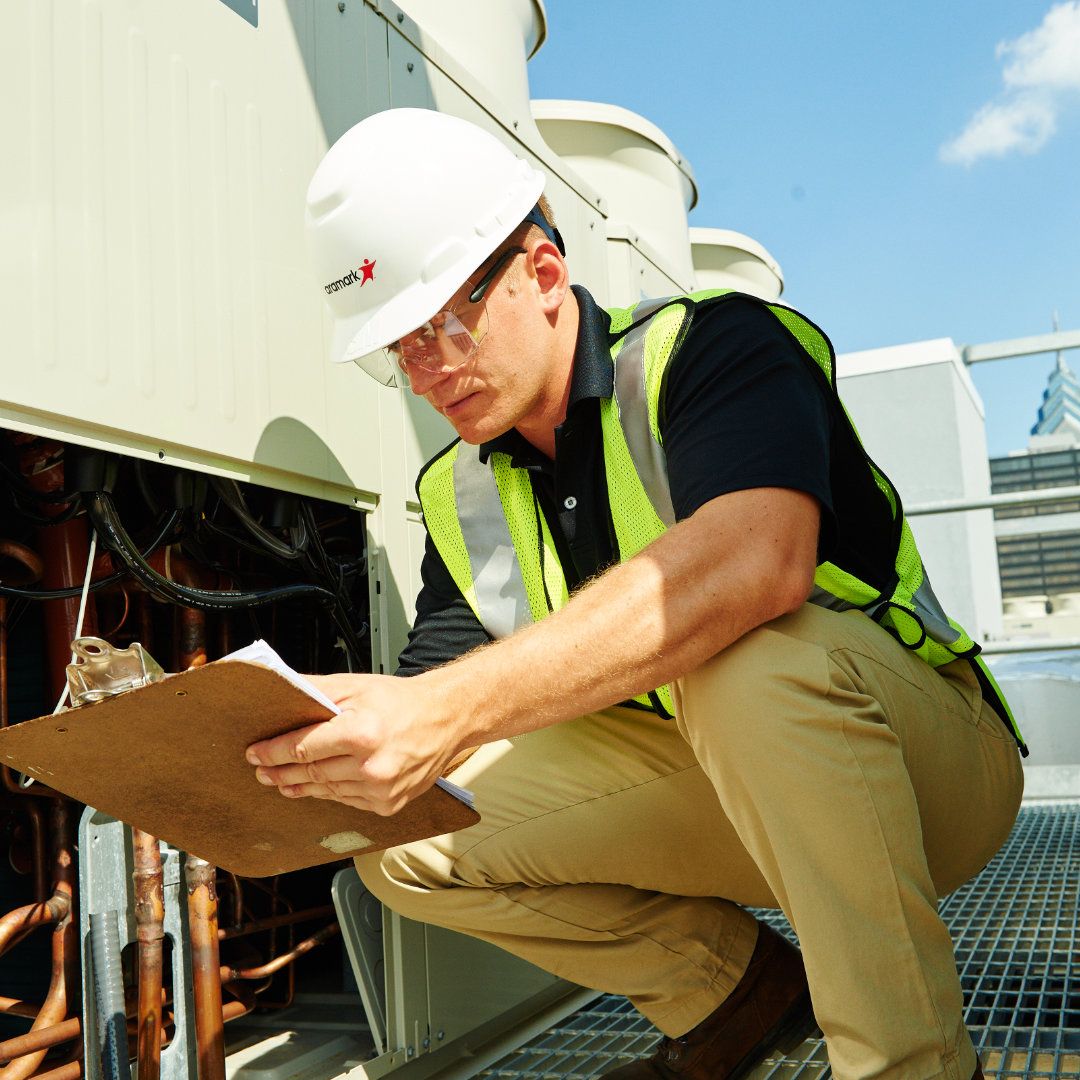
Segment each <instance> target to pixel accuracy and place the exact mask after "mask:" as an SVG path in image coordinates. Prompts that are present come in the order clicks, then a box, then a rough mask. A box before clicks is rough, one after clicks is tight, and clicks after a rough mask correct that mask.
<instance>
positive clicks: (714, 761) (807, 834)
mask: <svg viewBox="0 0 1080 1080" xmlns="http://www.w3.org/2000/svg"><path fill="white" fill-rule="evenodd" d="M675 698H676V705H677V712H678V719H677V721H676V722H674V723H673V722H671V721H662V720H659V719H657V718H656V717H654V716H652V715H650V714H648V713H644V712H639V711H636V710H631V709H625V708H612V709H608V710H605V711H604V712H601V713H597V714H594V715H591V716H585V717H582V718H580V719H578V720H575V721H572V722H569V723H565V724H561V725H558V726H556V727H554V728H548V729H545V730H542V731H537V732H535V733H532V734H529V735H524V736H521V737H519V738H517V739H514V740H513V741H512V742H500V743H494V744H490V745H487V746H484V747H482V748H481V749H480V750H479V751H478V752H477V753H476V754H475V755H474V756H473V757H472V758H471V759H470V760H469V761H467V762H466V763H465V764H464V765H463V766H462V767H461V768H460V769H458V770H457V772H456V773H455V774H454V776H453V779H454V781H455V782H456V783H459V784H462V785H464V786H466V787H469V788H472V789H473V791H474V792H475V793H476V799H477V808H478V809H479V810H480V812H481V814H482V816H483V820H482V821H481V822H480V824H478V825H476V826H475V827H473V828H471V829H467V830H464V831H462V832H459V833H453V834H450V835H446V836H438V837H435V838H433V839H431V840H426V841H422V842H419V843H415V844H409V845H406V846H403V847H400V848H395V849H392V850H390V851H387V852H384V853H381V854H375V855H371V856H367V857H363V858H360V859H358V860H357V868H358V870H359V872H360V874H361V877H362V878H363V880H364V882H365V883H366V884H367V886H368V888H370V889H371V891H372V892H373V893H374V894H375V895H376V896H378V897H380V898H381V899H382V900H383V901H385V902H386V903H387V904H388V905H389V906H390V907H391V908H393V909H394V910H396V911H399V912H401V913H402V914H404V915H406V916H409V917H411V918H414V919H419V920H422V921H424V922H431V923H436V924H438V925H440V926H445V927H450V928H452V929H455V930H460V931H463V932H464V933H467V934H471V935H473V936H475V937H479V938H483V939H484V940H486V941H490V942H493V943H495V944H496V945H500V946H502V947H503V948H505V949H508V950H509V951H510V952H513V953H516V954H517V955H518V956H522V957H524V958H526V959H527V960H531V961H532V962H534V963H535V964H537V965H539V966H540V967H542V968H545V969H546V970H548V971H551V972H554V973H555V974H558V975H561V976H563V977H565V978H567V979H570V980H572V981H574V982H578V983H581V984H583V985H585V986H589V987H595V988H596V989H598V990H604V991H608V992H612V993H617V994H625V995H627V996H628V997H629V998H630V999H631V1000H632V1001H633V1003H634V1004H635V1005H636V1006H637V1007H638V1009H640V1011H641V1012H642V1013H643V1014H644V1015H645V1016H647V1017H648V1018H649V1019H650V1020H651V1021H652V1022H653V1023H655V1024H656V1025H657V1026H658V1027H659V1028H660V1029H661V1030H662V1031H664V1032H665V1033H666V1034H669V1035H680V1034H683V1033H684V1032H686V1031H687V1030H689V1029H690V1028H691V1027H693V1026H694V1025H695V1024H697V1023H698V1022H699V1021H701V1020H702V1019H704V1018H705V1017H706V1016H707V1015H708V1014H709V1013H710V1012H711V1011H712V1010H713V1009H715V1008H716V1007H717V1005H719V1004H720V1003H721V1002H722V1001H723V1000H724V998H725V997H726V996H727V994H728V993H729V992H730V991H731V990H732V988H733V987H734V986H735V985H736V983H738V981H739V979H740V977H741V976H742V974H743V972H744V970H745V969H746V966H747V964H748V962H749V959H750V954H751V953H752V951H753V948H754V944H755V941H756V938H757V923H756V921H755V920H754V919H753V918H752V917H751V916H750V915H749V914H747V913H746V912H745V911H743V909H742V907H741V906H739V905H752V906H772V907H775V906H779V907H781V908H782V909H783V910H784V913H785V914H786V915H787V917H788V918H789V919H790V920H791V924H792V926H793V927H794V928H795V931H796V933H797V934H798V935H799V940H800V943H801V946H802V950H803V955H804V958H805V961H806V969H807V975H808V977H809V980H810V989H811V994H812V997H813V1002H814V1010H815V1013H816V1015H817V1019H818V1022H819V1024H820V1025H821V1028H822V1030H823V1031H824V1033H825V1036H826V1039H827V1042H828V1048H829V1056H830V1061H831V1063H832V1066H833V1070H834V1074H835V1075H836V1077H837V1078H838V1080H855V1078H870V1077H875V1078H882V1080H900V1078H904V1080H929V1078H931V1077H948V1078H949V1080H969V1077H970V1076H971V1074H972V1071H973V1070H974V1067H975V1052H974V1049H973V1047H972V1044H971V1041H970V1039H969V1038H968V1035H967V1032H966V1030H965V1028H964V1025H963V1021H962V1018H961V1007H962V1001H961V993H960V983H959V979H958V977H957V973H956V965H955V960H954V957H953V952H952V944H951V942H950V940H949V936H948V933H947V931H946V929H945V927H944V925H943V924H942V922H941V920H940V919H939V918H938V915H937V909H936V901H937V898H938V896H940V895H942V894H943V893H947V892H949V891H950V890H952V889H954V888H956V887H957V886H958V885H960V884H961V883H962V882H964V881H966V880H967V879H968V878H969V877H971V876H972V875H973V874H975V873H977V872H978V871H979V870H980V869H981V868H982V867H983V866H984V865H985V864H986V862H987V861H988V860H989V859H990V857H991V856H992V855H993V854H994V852H995V851H997V849H998V848H999V846H1000V845H1001V844H1002V842H1003V841H1004V840H1005V838H1006V836H1007V835H1008V832H1009V829H1010V828H1011V826H1012V823H1013V821H1014V819H1015V817H1016V813H1017V810H1018V807H1019V803H1020V795H1021V789H1022V785H1023V780H1022V773H1021V769H1020V764H1019V757H1018V754H1017V752H1016V748H1015V744H1014V742H1013V740H1012V738H1011V736H1010V735H1009V733H1008V731H1007V730H1006V729H1005V727H1004V725H1003V724H1002V723H1001V721H1000V720H999V719H998V718H997V717H996V716H995V715H994V714H993V713H992V712H991V711H990V709H989V708H988V707H984V706H983V703H982V700H981V694H980V691H979V687H978V683H977V682H976V681H975V679H974V677H973V676H972V674H971V671H970V668H969V667H968V666H967V665H966V664H964V663H955V664H952V665H949V667H948V668H946V669H942V671H939V672H935V671H933V670H932V669H930V668H929V667H927V666H926V665H925V664H924V663H923V662H922V661H921V660H919V659H918V658H916V657H915V656H913V655H911V654H910V653H908V652H906V651H905V650H904V649H903V648H902V647H901V646H900V645H898V644H897V643H896V642H895V641H894V640H893V639H892V638H891V637H890V636H889V635H888V634H887V633H886V632H885V631H884V630H882V629H881V628H880V627H879V626H877V625H876V624H875V623H873V622H872V621H871V620H870V619H869V618H867V617H866V616H865V615H863V614H861V613H859V612H846V613H843V614H839V613H836V612H832V611H826V610H824V609H821V608H818V607H815V606H812V605H805V606H804V607H803V608H802V609H801V610H800V611H798V612H796V613H794V614H792V615H788V616H785V617H783V618H781V619H777V620H775V621H773V622H771V623H768V624H767V625H765V626H762V627H759V628H758V629H757V630H755V631H753V632H751V633H750V634H747V635H746V636H745V637H744V638H742V639H741V640H740V641H738V642H737V643H736V644H734V645H733V646H731V647H730V648H728V649H726V650H724V652H722V653H720V654H719V655H717V656H715V657H713V658H712V659H711V660H710V661H708V662H707V663H705V664H704V665H702V667H701V668H699V669H698V670H697V671H694V672H692V673H691V674H689V675H687V676H686V677H685V678H683V679H680V680H679V682H678V683H677V684H676V691H675Z"/></svg>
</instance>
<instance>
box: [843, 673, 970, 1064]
mask: <svg viewBox="0 0 1080 1080" xmlns="http://www.w3.org/2000/svg"><path fill="white" fill-rule="evenodd" d="M867 659H869V657H868V658H867ZM840 730H841V732H842V733H843V736H844V742H845V743H846V744H847V747H848V750H849V751H850V752H851V756H852V758H853V760H854V762H855V765H856V767H857V768H858V770H859V775H860V776H861V777H862V781H863V788H864V790H865V791H866V793H867V795H868V796H869V801H870V806H871V807H872V808H873V811H874V822H875V824H876V825H877V828H878V834H879V836H880V837H881V840H882V843H883V844H884V846H885V849H886V851H888V844H887V842H885V832H884V829H883V828H882V825H881V815H880V814H879V813H878V808H877V803H876V802H875V801H874V796H873V789H872V788H871V786H870V784H869V782H868V781H867V779H866V772H865V770H864V769H863V765H862V761H860V760H859V755H858V753H856V751H855V748H854V747H853V746H852V745H851V739H850V738H849V737H848V718H847V717H846V716H845V717H843V718H842V720H841V726H840ZM887 861H888V864H889V873H890V878H891V880H892V882H893V887H894V889H895V892H896V895H897V899H898V900H899V896H900V885H899V882H898V881H897V880H896V867H895V865H894V861H893V859H892V858H891V857H890V858H889V859H888V860H887ZM899 909H900V915H901V917H902V918H903V920H904V925H905V927H906V929H907V931H908V937H909V938H911V937H913V935H912V933H911V926H910V924H909V923H908V919H907V915H906V914H905V912H904V906H903V904H902V903H900V904H899ZM917 966H918V968H919V977H920V978H921V979H922V984H923V985H922V990H923V993H924V995H925V996H926V999H927V1000H928V1001H929V1002H930V1008H931V1010H932V1012H933V1015H934V1019H935V1021H936V1023H937V1028H938V1033H939V1034H940V1036H941V1044H942V1047H943V1051H942V1054H941V1056H940V1060H941V1062H942V1064H943V1065H944V1064H945V1063H946V1062H947V1061H949V1060H950V1058H951V1057H954V1056H955V1053H956V1051H952V1052H950V1051H949V1050H948V1046H949V1039H948V1036H947V1035H946V1033H945V1024H944V1021H943V1018H942V1016H941V1013H940V1012H939V1011H938V1007H937V1002H936V1001H935V1000H934V995H933V994H932V993H931V992H930V987H929V985H928V984H927V982H926V977H925V975H924V974H923V972H922V964H921V963H920V964H918V965H917Z"/></svg>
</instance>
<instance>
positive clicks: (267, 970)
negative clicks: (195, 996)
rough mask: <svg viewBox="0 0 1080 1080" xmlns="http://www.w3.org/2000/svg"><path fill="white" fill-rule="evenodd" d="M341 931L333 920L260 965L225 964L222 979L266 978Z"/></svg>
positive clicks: (225, 980) (228, 980)
mask: <svg viewBox="0 0 1080 1080" xmlns="http://www.w3.org/2000/svg"><path fill="white" fill-rule="evenodd" d="M340 932H341V927H339V926H338V924H337V923H336V922H333V923H331V924H330V925H329V926H324V927H323V928H322V929H321V930H320V931H319V932H318V933H316V934H312V935H311V937H309V938H305V939H304V940H303V941H301V942H300V944H299V945H297V946H296V947H295V948H293V949H290V950H289V951H288V952H287V953H282V954H281V955H280V956H275V957H274V959H273V960H271V961H269V962H268V963H266V964H263V965H261V966H260V967H254V968H232V967H224V966H223V967H222V968H221V979H222V981H223V982H232V980H233V979H265V978H266V976H267V975H273V974H275V973H276V972H278V971H280V970H281V969H282V968H283V967H285V965H286V964H291V963H292V962H293V961H294V960H296V959H297V958H298V957H301V956H303V955H304V954H305V953H309V952H311V950H312V949H315V948H318V946H320V945H322V944H323V942H325V941H329V940H330V938H332V937H333V936H334V935H335V934H338V933H340Z"/></svg>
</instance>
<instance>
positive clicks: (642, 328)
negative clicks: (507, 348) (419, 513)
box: [417, 290, 1024, 749]
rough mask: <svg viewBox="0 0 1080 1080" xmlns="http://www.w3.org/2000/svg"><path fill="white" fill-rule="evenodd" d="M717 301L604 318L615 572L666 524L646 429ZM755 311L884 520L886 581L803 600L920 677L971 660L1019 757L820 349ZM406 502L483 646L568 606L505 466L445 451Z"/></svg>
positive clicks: (696, 299)
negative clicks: (884, 509)
mask: <svg viewBox="0 0 1080 1080" xmlns="http://www.w3.org/2000/svg"><path fill="white" fill-rule="evenodd" d="M729 295H732V294H731V293H730V291H728V290H718V291H711V292H700V293H692V294H690V295H688V296H678V297H670V298H667V299H663V300H648V301H643V302H642V303H640V304H638V305H636V306H635V307H631V308H621V309H616V310H612V311H609V313H608V314H609V315H610V316H611V341H612V344H611V356H612V360H613V362H614V365H615V391H614V394H613V395H612V397H611V398H608V399H603V400H601V403H600V420H601V430H602V433H603V442H604V467H605V473H606V478H607V491H608V498H609V502H610V506H611V517H612V522H613V524H614V531H615V538H616V543H617V547H618V559H619V561H620V562H622V561H625V560H627V559H631V558H633V557H634V556H635V555H637V554H638V552H640V551H641V550H642V549H643V548H645V547H646V546H648V545H649V544H650V543H652V541H653V540H655V539H657V537H659V536H660V535H661V534H662V533H663V532H664V531H665V530H666V529H667V528H669V527H670V526H671V525H673V524H674V523H675V513H674V510H673V508H672V503H671V492H670V488H669V485H668V477H667V461H666V456H665V454H664V448H663V442H662V438H661V434H660V428H659V421H658V416H659V406H660V396H661V386H662V383H663V378H664V373H665V371H666V369H667V366H668V364H670V363H671V361H672V359H673V358H674V357H675V356H676V355H677V354H678V352H679V349H680V347H681V345H682V342H683V340H684V339H685V336H686V333H687V331H688V330H689V328H690V324H691V321H692V317H693V313H694V311H695V309H697V308H700V307H702V306H704V305H708V304H714V303H722V302H723V300H724V298H725V297H726V296H729ZM738 295H739V296H741V297H743V298H744V299H746V297H745V295H744V294H741V293H740V294H738ZM751 299H752V298H751ZM758 302H759V303H761V304H762V306H763V307H764V308H765V309H766V310H768V311H769V312H770V313H771V314H772V315H773V316H774V317H775V318H776V319H778V320H779V321H780V322H781V323H782V324H783V326H784V327H785V328H786V329H787V331H788V332H789V333H790V334H791V336H792V337H793V338H794V340H795V341H796V342H797V343H798V346H799V348H800V352H801V353H802V355H803V356H804V357H805V358H806V361H807V364H808V366H809V367H810V369H811V370H812V371H813V373H814V375H815V377H816V378H817V379H819V381H820V382H821V383H822V384H823V385H824V386H825V387H826V388H827V393H828V395H829V398H830V401H831V405H832V407H833V408H834V410H835V411H836V414H837V421H838V422H839V423H842V424H844V425H846V426H847V430H848V433H849V434H850V437H851V438H850V445H851V447H852V452H853V453H857V454H858V455H859V456H860V458H861V467H864V468H865V469H866V470H868V472H869V475H870V476H871V477H872V478H873V481H874V483H875V485H876V486H877V489H878V490H879V492H880V494H881V497H882V499H884V500H885V502H886V503H887V504H888V507H889V513H890V515H891V521H892V530H891V540H890V550H889V551H888V552H887V556H888V557H887V558H882V559H878V560H874V562H875V565H886V566H889V567H890V571H889V573H888V575H887V576H886V577H883V579H882V580H879V581H865V580H862V579H861V578H859V577H857V576H856V575H855V574H854V573H852V572H850V570H848V569H845V568H844V567H843V566H838V565H836V564H835V563H832V562H823V563H821V564H820V565H819V566H818V567H817V569H816V571H815V574H814V587H813V591H812V592H811V595H810V597H809V601H810V602H811V603H815V604H819V605H822V606H824V607H828V608H832V609H833V610H840V611H842V610H846V609H849V608H859V609H861V610H863V611H865V612H866V613H867V614H868V615H870V617H871V618H873V619H875V620H876V621H877V622H879V623H880V624H881V625H882V626H883V627H885V629H886V630H888V631H889V633H891V634H892V635H893V636H894V637H895V638H896V639H897V640H898V641H900V642H901V643H902V644H903V645H904V646H905V647H906V648H908V649H910V650H911V651H912V652H914V653H915V654H916V655H917V656H918V657H919V658H920V659H922V660H924V661H925V662H926V663H927V664H930V665H931V666H932V667H935V668H937V667H941V666H942V665H944V664H948V663H951V662H952V661H954V660H957V659H966V660H970V661H971V662H972V665H973V667H974V668H975V672H976V675H977V677H978V678H979V681H980V683H981V684H982V687H983V691H984V693H985V694H986V696H987V697H988V699H989V700H990V702H991V704H992V705H993V706H994V707H995V709H996V710H997V711H998V713H999V714H1000V715H1001V716H1002V718H1003V719H1004V720H1005V721H1006V723H1007V724H1008V725H1009V726H1010V727H1011V729H1012V731H1013V734H1014V736H1015V737H1016V739H1017V742H1018V743H1019V745H1020V746H1021V749H1024V746H1023V741H1022V739H1021V737H1020V734H1019V731H1018V729H1017V727H1016V722H1015V720H1014V719H1013V717H1012V714H1011V712H1010V711H1009V709H1008V705H1007V704H1006V702H1005V699H1004V697H1003V696H1002V695H1001V693H1000V691H999V690H998V688H997V686H996V684H995V683H994V681H993V677H992V676H991V675H990V673H989V671H988V670H987V668H986V665H985V664H984V663H983V661H982V659H981V658H979V657H978V655H977V654H978V652H979V646H978V645H977V644H976V643H975V642H974V641H973V640H972V639H971V637H970V636H969V635H968V633H967V631H965V630H964V628H963V627H962V626H960V624H959V623H957V622H956V621H955V620H953V619H950V618H949V617H948V615H946V613H945V611H944V610H943V609H942V607H941V604H940V603H939V602H938V599H937V597H936V596H935V595H934V591H933V589H932V588H931V586H930V581H929V578H928V577H927V574H926V570H925V568H924V567H923V562H922V558H921V557H920V555H919V551H918V548H917V547H916V545H915V540H914V537H913V536H912V533H911V529H910V527H909V525H908V523H907V520H906V518H905V517H904V514H903V507H902V505H901V501H900V497H899V495H898V494H897V491H896V489H895V488H894V487H893V485H892V483H891V482H890V481H889V479H888V477H887V476H885V474H884V473H883V472H882V471H881V470H880V469H879V468H878V467H877V466H876V465H875V464H874V462H873V461H872V460H871V459H870V457H869V455H867V454H866V452H865V450H863V447H862V442H861V440H860V439H859V436H858V433H857V432H856V430H855V428H854V425H853V424H852V422H851V419H850V417H849V416H848V415H847V412H846V410H845V409H844V407H843V405H842V403H841V402H840V398H839V396H838V395H837V393H836V357H835V354H834V353H833V349H832V345H831V343H830V342H829V340H828V338H826V337H825V335H824V334H823V333H822V332H821V331H820V330H819V329H818V328H817V327H816V326H814V324H813V323H811V322H810V321H809V320H808V319H806V318H804V317H803V316H802V315H800V314H798V313H797V312H795V311H793V310H792V309H791V308H787V307H784V306H782V305H780V304H769V303H765V302H764V301H758ZM417 493H418V495H419V499H420V505H421V507H422V509H423V512H424V520H425V523H426V525H427V529H428V532H429V534H430V535H431V538H432V541H433V542H434V544H435V547H436V548H437V549H438V551H439V554H440V555H441V556H442V558H443V561H444V562H445V563H446V566H447V569H448V570H449V571H450V574H451V576H452V577H453V579H454V581H455V582H456V584H457V585H458V587H459V588H460V589H461V593H462V595H463V596H464V597H465V599H466V601H467V602H468V603H469V606H470V607H471V608H472V610H473V612H474V613H475V614H476V617H477V618H478V619H479V621H480V623H481V625H482V626H483V627H484V629H485V630H486V631H487V632H488V633H489V634H491V636H492V637H494V638H500V637H505V636H506V635H508V634H511V633H513V632H514V631H515V630H517V629H519V628H520V627H522V626H526V625H528V624H530V623H532V622H534V621H536V620H539V619H542V618H544V617H545V616H547V615H548V614H550V613H551V612H553V611H558V610H559V609H560V608H561V607H562V606H563V605H564V604H565V603H566V602H567V599H568V593H567V587H566V577H565V574H564V573H563V569H562V566H561V565H560V562H559V558H558V554H557V552H556V548H555V545H554V543H553V541H552V538H551V530H550V527H549V526H548V523H547V521H546V520H545V518H544V515H543V513H542V511H541V508H540V504H539V502H538V500H537V498H536V495H535V493H534V492H533V489H532V483H531V481H530V478H529V474H528V472H527V471H526V470H524V469H514V468H512V467H511V465H510V458H509V456H508V455H507V454H503V453H500V452H498V451H495V452H493V453H491V455H490V457H489V459H488V461H487V463H483V462H481V461H480V456H479V451H478V448H477V447H475V446H469V445H467V444H464V443H461V442H455V443H453V444H452V445H451V446H449V447H448V448H447V449H446V450H444V451H443V452H442V453H441V454H439V455H438V456H437V457H436V458H435V459H434V460H432V461H431V462H430V463H429V464H428V465H427V466H426V467H425V469H424V471H423V472H422V473H421V474H420V478H419V480H418V482H417ZM635 700H636V701H638V702H639V703H641V704H643V705H646V706H649V707H650V708H653V709H654V710H655V711H657V712H658V713H660V714H661V715H671V714H672V713H673V709H674V706H673V701H672V697H671V690H670V687H668V686H661V687H657V688H656V689H655V690H654V691H652V692H651V693H649V694H642V695H641V696H640V697H638V698H636V699H635Z"/></svg>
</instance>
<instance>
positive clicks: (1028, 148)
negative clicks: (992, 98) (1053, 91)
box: [941, 95, 1057, 165]
mask: <svg viewBox="0 0 1080 1080" xmlns="http://www.w3.org/2000/svg"><path fill="white" fill-rule="evenodd" d="M1056 121H1057V113H1056V110H1055V108H1054V105H1053V103H1052V102H1051V101H1048V100H1045V99H1044V98H1043V97H1042V96H1035V95H1026V96H1022V97H1016V98H1013V99H1011V100H1009V101H1004V102H999V103H996V104H990V105H984V106H983V107H982V108H981V109H980V110H979V111H978V112H977V113H976V114H975V115H974V116H973V117H972V118H971V121H970V123H969V124H968V126H967V127H966V128H964V130H963V132H961V134H959V135H958V136H957V137H956V138H955V139H953V140H952V141H951V142H948V143H946V144H945V145H944V146H943V147H942V148H941V160H942V161H944V162H947V163H948V164H950V165H973V164H974V163H975V162H976V161H978V160H979V159H980V158H985V157H1004V156H1005V155H1006V154H1009V153H1012V152H1013V151H1014V150H1018V151H1020V153H1023V154H1034V153H1037V152H1038V151H1039V150H1041V149H1042V148H1043V147H1044V146H1045V145H1046V141H1047V140H1048V139H1049V138H1050V136H1051V135H1053V134H1054V129H1055V127H1056Z"/></svg>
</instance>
